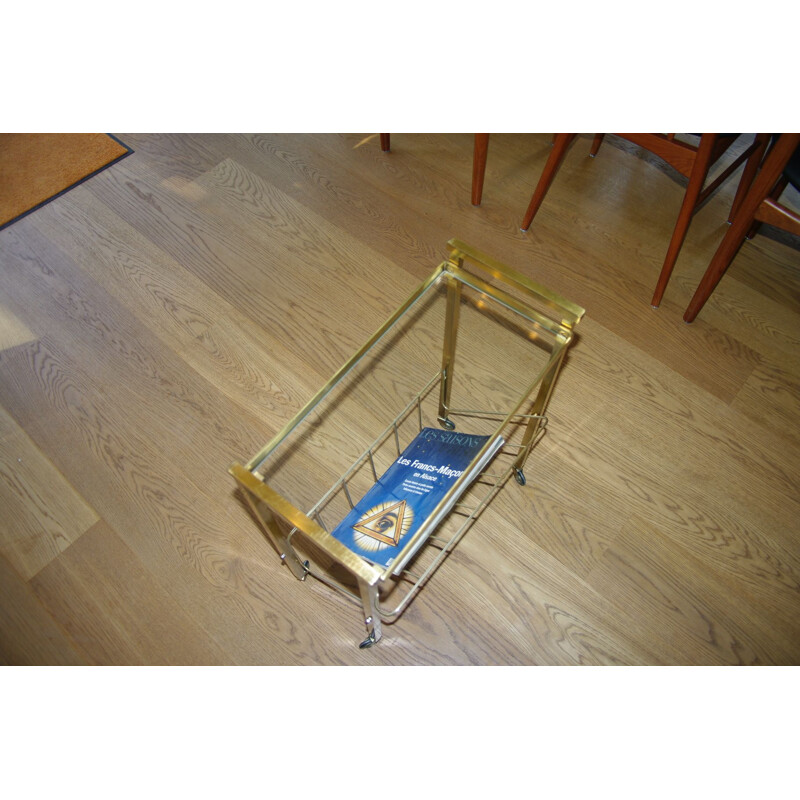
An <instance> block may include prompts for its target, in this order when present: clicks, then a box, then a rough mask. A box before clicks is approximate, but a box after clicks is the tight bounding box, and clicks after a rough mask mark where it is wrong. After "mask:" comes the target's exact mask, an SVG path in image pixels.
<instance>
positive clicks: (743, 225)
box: [683, 133, 800, 322]
mask: <svg viewBox="0 0 800 800" xmlns="http://www.w3.org/2000/svg"><path fill="white" fill-rule="evenodd" d="M798 142H800V134H787V133H785V134H783V135H782V136H781V137H780V139H778V141H777V142H776V144H775V145H774V146H773V148H772V151H771V152H770V154H769V156H767V159H766V161H765V162H764V166H763V167H762V168H761V171H760V172H759V174H758V176H757V177H756V179H755V181H754V182H753V186H752V188H751V190H750V191H749V192H748V194H747V197H746V198H745V199H744V201H743V202H742V206H741V208H740V210H739V213H738V214H737V215H736V218H735V219H734V220H733V222H732V223H731V227H730V228H728V232H727V233H726V234H725V237H724V238H723V240H722V242H721V243H720V246H719V247H718V248H717V252H716V253H715V254H714V257H713V258H712V259H711V263H710V264H709V265H708V268H707V269H706V272H705V275H703V278H702V280H701V281H700V284H699V285H698V287H697V290H696V291H695V293H694V296H693V297H692V299H691V302H690V303H689V305H688V307H687V309H686V313H685V314H684V315H683V319H684V321H685V322H693V321H694V320H695V318H696V317H697V315H698V313H699V312H700V310H701V309H702V308H703V306H704V305H705V303H706V301H707V300H708V298H709V297H710V296H711V293H712V292H713V291H714V289H716V288H717V284H718V283H719V281H720V279H721V278H722V276H723V275H724V274H725V270H727V269H728V266H729V265H730V263H731V261H733V257H734V256H735V255H736V252H737V250H738V249H739V247H741V245H742V242H743V241H744V239H745V236H746V234H747V232H748V230H750V228H751V226H752V225H753V221H754V220H755V218H756V213H757V212H758V208H759V206H760V205H761V203H762V202H763V201H764V199H765V198H766V197H767V196H768V195H769V193H770V192H771V191H772V189H773V187H774V186H775V183H776V181H777V180H778V179H779V178H780V176H781V173H782V172H783V170H784V167H785V166H786V162H787V161H788V160H789V158H790V157H791V155H792V153H793V152H794V150H795V148H796V147H797V146H798Z"/></svg>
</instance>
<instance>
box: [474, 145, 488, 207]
mask: <svg viewBox="0 0 800 800" xmlns="http://www.w3.org/2000/svg"><path fill="white" fill-rule="evenodd" d="M488 151H489V134H488V133H476V134H475V145H474V147H473V150H472V205H474V206H479V205H480V204H481V197H483V178H484V176H485V175H486V154H487V152H488Z"/></svg>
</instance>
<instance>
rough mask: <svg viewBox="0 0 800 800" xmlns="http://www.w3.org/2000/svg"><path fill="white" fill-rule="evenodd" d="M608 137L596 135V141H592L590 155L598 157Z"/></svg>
mask: <svg viewBox="0 0 800 800" xmlns="http://www.w3.org/2000/svg"><path fill="white" fill-rule="evenodd" d="M605 137H606V135H605V134H604V133H596V134H595V135H594V139H592V147H591V149H590V150H589V155H590V156H591V157H592V158H594V157H595V156H596V155H597V151H598V150H599V149H600V145H601V144H603V139H605Z"/></svg>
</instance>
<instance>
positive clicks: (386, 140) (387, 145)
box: [378, 133, 392, 153]
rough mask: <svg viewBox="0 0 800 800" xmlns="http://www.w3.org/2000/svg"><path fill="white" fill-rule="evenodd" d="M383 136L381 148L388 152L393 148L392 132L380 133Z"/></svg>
mask: <svg viewBox="0 0 800 800" xmlns="http://www.w3.org/2000/svg"><path fill="white" fill-rule="evenodd" d="M378 135H379V136H380V137H381V150H383V152H384V153H388V152H389V150H390V149H391V136H392V135H391V134H390V133H380V134H378Z"/></svg>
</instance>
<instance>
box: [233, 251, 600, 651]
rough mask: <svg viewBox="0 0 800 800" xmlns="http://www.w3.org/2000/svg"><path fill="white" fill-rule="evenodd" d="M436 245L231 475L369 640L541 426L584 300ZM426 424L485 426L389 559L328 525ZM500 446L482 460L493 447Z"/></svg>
mask: <svg viewBox="0 0 800 800" xmlns="http://www.w3.org/2000/svg"><path fill="white" fill-rule="evenodd" d="M448 245H449V248H450V251H449V256H448V258H447V259H446V260H445V261H444V262H442V263H441V264H440V265H439V266H438V267H437V268H436V269H435V270H434V271H433V272H432V273H431V275H430V276H429V277H428V278H427V279H426V280H425V281H423V282H422V284H421V285H420V286H419V287H418V288H417V289H416V290H415V291H414V293H413V294H412V295H411V296H410V297H409V298H408V299H407V300H406V301H405V302H404V303H403V304H402V305H401V306H400V307H399V308H398V309H397V310H396V311H395V313H394V314H392V316H391V317H389V319H388V320H387V321H386V322H385V323H384V324H383V325H382V326H381V327H380V328H379V329H378V331H376V333H375V334H374V335H373V336H372V337H371V338H370V339H369V340H368V341H367V342H366V343H365V344H364V345H363V346H362V347H361V348H360V349H359V350H358V351H357V352H356V353H355V354H354V355H353V356H352V358H350V359H349V360H348V361H347V362H346V363H345V364H344V365H343V366H342V367H341V368H340V369H339V370H338V371H337V372H336V373H335V375H333V377H332V378H331V379H330V380H329V381H328V382H327V383H326V384H325V385H324V386H323V387H322V388H321V389H320V390H319V391H318V392H317V393H316V395H314V397H312V398H311V400H309V402H308V403H306V405H305V406H304V407H303V408H302V409H301V410H300V411H299V412H298V413H297V415H296V416H295V417H294V418H293V419H292V420H291V421H290V422H289V423H288V424H287V425H286V426H285V427H284V429H283V430H282V431H280V432H279V433H278V434H277V436H275V438H274V439H273V440H272V441H271V442H269V444H267V445H266V446H265V447H264V448H262V450H260V451H259V452H258V453H257V454H256V455H255V456H254V457H253V458H251V459H250V460H249V461H248V462H247V463H246V464H244V465H243V464H240V463H234V464H232V465H231V466H230V469H229V472H230V473H231V475H232V476H233V477H234V478H235V480H236V482H237V483H238V485H239V487H240V488H241V490H242V492H243V494H244V496H245V498H246V499H247V501H248V503H249V505H250V507H251V509H252V510H253V513H254V514H255V516H256V517H257V518H258V520H259V521H260V522H261V524H262V525H263V528H264V531H265V532H266V534H267V537H268V538H269V539H270V541H271V542H272V544H273V545H274V546H275V548H276V550H277V551H278V553H279V554H280V557H281V559H282V561H283V562H284V563H285V564H286V565H287V566H288V567H289V569H290V570H291V571H292V573H293V574H294V576H295V577H296V578H298V579H300V580H305V578H306V577H307V576H308V575H312V576H313V577H315V578H317V579H319V580H321V581H323V582H324V583H326V584H328V585H330V586H332V587H333V588H335V589H337V590H339V591H341V592H343V593H344V594H345V595H346V596H348V597H349V598H351V599H352V600H354V601H355V602H356V603H360V604H361V605H362V607H363V614H364V616H363V619H364V624H365V625H366V628H367V637H366V639H364V640H363V641H362V642H361V644H360V646H361V647H369V646H371V645H372V644H374V643H375V642H377V641H378V640H379V639H380V638H381V635H382V624H381V623H382V622H391V621H393V620H395V619H396V618H397V617H399V616H400V615H401V614H402V612H403V611H404V610H405V608H406V607H407V606H408V604H409V603H410V602H411V600H412V599H413V597H414V596H415V595H416V594H417V592H418V591H419V589H420V588H421V587H422V586H423V585H424V584H425V583H426V582H427V580H428V579H429V578H430V577H431V575H432V574H433V573H434V572H435V571H436V569H437V568H438V567H439V566H440V565H441V563H442V562H443V561H444V560H445V559H446V558H447V556H448V555H449V554H450V553H451V552H452V551H453V549H454V548H455V547H456V545H457V544H458V542H459V541H460V540H461V538H462V537H463V536H464V534H465V533H466V532H467V530H468V529H469V528H470V527H471V526H472V525H473V523H474V522H475V521H476V520H477V519H478V517H479V516H480V514H481V513H482V511H483V510H484V509H485V508H486V507H487V506H488V504H489V503H490V501H491V500H492V498H493V497H494V496H495V495H496V494H497V492H498V491H500V489H501V488H502V487H503V486H504V485H505V483H506V482H507V481H508V480H509V478H511V477H512V476H513V477H514V478H515V480H516V482H517V483H519V484H524V483H525V482H526V478H525V473H524V466H525V463H526V461H527V458H528V455H529V454H530V452H531V449H532V448H533V446H534V445H535V444H536V442H537V441H539V439H540V437H541V436H542V435H543V434H544V432H545V429H546V425H547V418H546V416H545V411H546V408H547V405H548V402H549V399H550V395H551V393H552V389H553V385H554V383H555V380H556V377H557V375H558V372H559V370H560V368H561V364H562V362H563V359H564V355H565V353H566V350H567V348H568V347H569V345H570V343H571V342H572V340H573V337H574V327H575V325H576V324H577V323H578V322H579V321H580V319H581V318H582V316H583V314H584V310H583V309H582V308H580V307H579V306H577V305H575V304H574V303H571V302H569V301H568V300H565V299H564V298H561V297H559V296H558V295H556V294H554V293H552V292H550V291H548V290H547V289H545V288H544V287H542V286H539V285H538V284H536V283H534V282H533V281H531V280H529V279H528V278H526V277H525V276H523V275H521V274H519V273H518V272H515V271H514V270H512V269H510V268H509V267H507V266H505V265H503V264H500V263H499V262H497V261H495V260H493V259H492V258H490V257H489V256H487V255H485V254H483V253H480V252H479V251H477V250H474V249H473V248H471V247H469V246H468V245H465V244H463V243H461V242H459V241H457V240H451V241H450V242H449V243H448ZM425 427H439V428H443V429H445V430H453V431H458V432H465V433H469V434H479V435H482V436H486V437H488V441H487V443H486V445H485V446H484V447H483V448H482V449H481V451H480V452H479V453H477V454H476V455H475V457H474V458H473V460H472V462H471V463H470V466H469V467H468V468H467V469H466V470H464V473H463V475H461V477H459V478H458V479H457V480H456V481H455V483H454V484H453V485H452V486H451V488H450V489H449V490H448V491H447V493H446V494H445V495H444V497H443V498H442V499H441V501H440V502H439V503H438V505H437V506H436V508H434V509H433V511H432V512H431V513H430V514H429V516H427V517H426V518H425V519H424V520H423V521H422V524H421V525H419V526H418V527H417V528H416V530H415V531H414V532H413V533H411V534H410V535H409V536H408V537H407V541H405V540H402V541H403V544H402V549H401V552H400V553H399V555H398V556H397V557H396V558H395V559H394V561H392V563H391V564H390V565H389V566H382V565H380V564H377V563H374V562H372V561H370V560H368V559H366V558H364V557H362V556H361V555H358V554H356V553H355V552H353V551H352V550H351V549H349V548H348V547H347V546H345V545H344V544H343V543H342V542H341V541H339V539H337V538H334V536H332V535H331V533H332V531H333V529H334V528H336V526H337V525H338V524H339V522H341V520H342V519H343V518H344V517H345V516H346V515H347V513H348V512H349V511H351V510H352V509H353V508H354V507H355V505H356V504H357V503H358V502H359V500H360V499H361V498H362V497H363V496H364V495H365V494H366V493H367V492H368V491H369V490H370V489H371V488H372V486H373V485H375V483H376V482H377V481H378V479H379V477H380V476H381V475H382V474H383V473H384V472H385V471H386V470H387V469H388V467H389V466H390V465H392V464H393V463H394V462H395V460H396V459H398V457H399V455H400V454H401V453H402V452H403V450H404V449H405V448H406V446H407V445H408V444H409V443H410V442H411V441H412V440H413V439H414V438H415V437H416V436H417V434H419V433H420V431H422V430H423V428H425ZM501 437H502V440H503V443H502V446H501V447H500V449H499V450H498V451H497V453H496V455H494V456H493V457H492V458H491V460H489V461H488V463H486V464H485V466H483V467H482V468H480V465H481V464H482V462H484V461H485V456H486V455H487V454H488V451H489V450H490V448H492V445H493V444H496V442H497V440H498V439H499V438H501Z"/></svg>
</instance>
